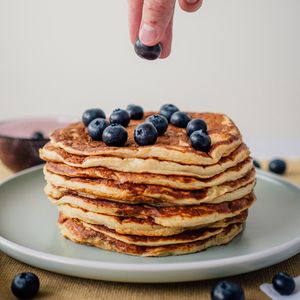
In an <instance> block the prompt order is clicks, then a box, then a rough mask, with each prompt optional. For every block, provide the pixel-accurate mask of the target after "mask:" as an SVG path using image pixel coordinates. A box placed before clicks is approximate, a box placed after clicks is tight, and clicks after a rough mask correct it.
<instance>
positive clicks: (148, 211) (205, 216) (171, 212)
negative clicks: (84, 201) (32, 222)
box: [58, 193, 255, 230]
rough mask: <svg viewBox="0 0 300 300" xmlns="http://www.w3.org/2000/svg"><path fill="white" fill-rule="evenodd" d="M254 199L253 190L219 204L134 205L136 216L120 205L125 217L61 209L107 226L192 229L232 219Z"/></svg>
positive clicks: (68, 206) (82, 209)
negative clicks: (156, 226) (129, 224)
mask: <svg viewBox="0 0 300 300" xmlns="http://www.w3.org/2000/svg"><path fill="white" fill-rule="evenodd" d="M254 201H255V196H254V194H253V193H251V194H249V195H247V196H245V197H243V198H241V199H238V200H234V201H230V202H222V203H220V204H201V205H192V206H177V207H171V206H170V207H152V206H146V205H141V206H139V205H136V206H135V207H134V208H133V210H135V213H134V215H133V216H134V217H125V216H124V215H128V216H131V215H132V213H131V212H130V211H129V210H128V213H126V210H125V209H126V207H124V206H122V207H121V208H120V211H119V213H118V215H121V214H123V216H113V215H106V214H103V213H100V212H99V211H101V209H95V211H92V210H86V209H84V208H82V207H80V206H76V205H74V206H73V205H70V204H60V205H59V206H58V209H59V211H60V212H62V213H63V214H64V215H66V216H67V217H70V218H79V219H81V220H87V222H90V223H93V224H99V225H105V226H107V227H109V228H111V229H115V230H119V229H121V228H122V226H123V225H124V224H125V225H127V224H128V222H130V223H131V221H134V223H138V224H139V226H140V225H141V224H142V225H143V224H146V225H147V226H148V225H155V224H156V225H161V226H165V227H184V228H189V227H196V226H200V225H205V224H210V223H214V222H218V221H220V220H223V219H226V218H232V217H234V216H236V215H239V214H240V213H241V212H242V211H244V210H246V209H248V208H249V207H250V206H251V205H252V204H253V203H254ZM88 204H89V203H88ZM112 205H113V204H112ZM116 205H117V204H116ZM94 207H96V206H95V205H94V206H91V207H90V208H91V209H92V208H94ZM116 214H117V213H116ZM133 219H135V220H133ZM143 220H146V221H151V223H149V222H144V223H143ZM134 226H135V225H134ZM131 227H132V226H131ZM141 228H142V227H141ZM147 230H148V229H147Z"/></svg>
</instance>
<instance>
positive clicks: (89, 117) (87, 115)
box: [82, 108, 105, 126]
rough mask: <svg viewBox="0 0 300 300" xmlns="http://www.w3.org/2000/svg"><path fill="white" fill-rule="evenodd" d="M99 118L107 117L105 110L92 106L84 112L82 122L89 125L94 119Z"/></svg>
mask: <svg viewBox="0 0 300 300" xmlns="http://www.w3.org/2000/svg"><path fill="white" fill-rule="evenodd" d="M97 118H102V119H105V113H104V111H103V110H102V109H100V108H91V109H88V110H86V111H85V112H84V113H83V115H82V122H83V124H84V125H85V126H88V125H89V124H90V123H91V122H92V121H93V120H95V119H97Z"/></svg>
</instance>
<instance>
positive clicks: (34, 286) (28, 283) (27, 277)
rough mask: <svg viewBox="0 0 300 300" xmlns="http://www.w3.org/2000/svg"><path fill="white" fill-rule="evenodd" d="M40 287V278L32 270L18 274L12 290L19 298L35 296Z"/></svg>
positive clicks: (12, 284)
mask: <svg viewBox="0 0 300 300" xmlns="http://www.w3.org/2000/svg"><path fill="white" fill-rule="evenodd" d="M39 288H40V281H39V278H38V277H37V276H36V275H35V274H33V273H30V272H24V273H20V274H17V275H16V276H15V278H14V279H13V281H12V283H11V291H12V293H13V294H14V295H15V296H16V297H17V298H19V299H30V298H33V297H34V296H35V295H36V294H37V292H38V290H39Z"/></svg>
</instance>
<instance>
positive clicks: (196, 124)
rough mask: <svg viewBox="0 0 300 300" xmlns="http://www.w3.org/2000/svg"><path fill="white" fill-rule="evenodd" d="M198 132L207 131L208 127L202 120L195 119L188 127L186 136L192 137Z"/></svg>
mask: <svg viewBox="0 0 300 300" xmlns="http://www.w3.org/2000/svg"><path fill="white" fill-rule="evenodd" d="M196 130H203V131H205V132H206V131H207V125H206V123H205V122H204V121H203V120H202V119H193V120H191V121H189V123H188V124H187V126H186V134H187V135H188V136H190V135H191V134H192V133H193V132H194V131H196Z"/></svg>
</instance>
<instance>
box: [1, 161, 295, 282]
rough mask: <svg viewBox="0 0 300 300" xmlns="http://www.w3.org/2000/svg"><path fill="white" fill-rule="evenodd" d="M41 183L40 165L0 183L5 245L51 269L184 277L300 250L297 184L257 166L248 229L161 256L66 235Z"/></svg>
mask: <svg viewBox="0 0 300 300" xmlns="http://www.w3.org/2000/svg"><path fill="white" fill-rule="evenodd" d="M44 185H45V182H44V179H43V175H42V170H41V167H38V168H33V169H31V170H27V171H25V172H22V173H20V174H19V175H17V176H16V177H14V178H11V179H9V180H7V181H6V182H4V183H3V184H2V185H0V249H1V250H2V251H3V252H5V253H7V254H8V255H10V256H12V257H14V258H16V259H18V260H20V261H23V262H25V263H28V264H30V265H33V266H36V267H39V268H42V269H46V270H49V271H53V272H58V273H63V274H67V275H73V276H78V277H85V278H91V279H101V280H110V281H124V282H179V281H191V280H201V279H209V278H217V277H223V276H229V275H235V274H241V273H245V272H249V271H253V270H257V269H260V268H263V267H266V266H270V265H272V264H275V263H278V262H280V261H282V260H285V259H287V258H289V257H291V256H292V255H294V254H296V253H298V252H299V251H300V231H299V228H300V218H299V212H300V189H299V188H298V187H296V186H294V185H292V184H290V183H287V182H285V181H283V180H281V179H279V178H278V177H276V176H272V175H269V174H267V173H263V172H258V182H257V186H256V191H255V192H256V195H257V198H258V200H257V202H256V203H255V205H254V206H253V207H252V208H251V210H250V215H249V218H248V221H247V225H246V228H245V230H244V232H243V233H242V234H241V235H240V236H239V237H237V238H236V239H235V240H234V241H233V242H232V243H230V244H229V245H227V246H219V247H214V248H210V249H208V250H207V251H204V252H201V253H196V254H189V255H182V256H173V257H160V258H142V257H134V256H129V255H124V254H118V253H114V252H108V251H104V250H100V249H96V248H93V247H89V246H83V245H77V244H75V243H73V242H70V241H68V240H66V239H64V238H63V237H61V235H60V234H59V231H58V229H57V226H56V219H57V210H56V207H55V206H53V205H52V204H50V202H49V201H48V199H47V198H46V196H45V195H44V193H43V187H44Z"/></svg>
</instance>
